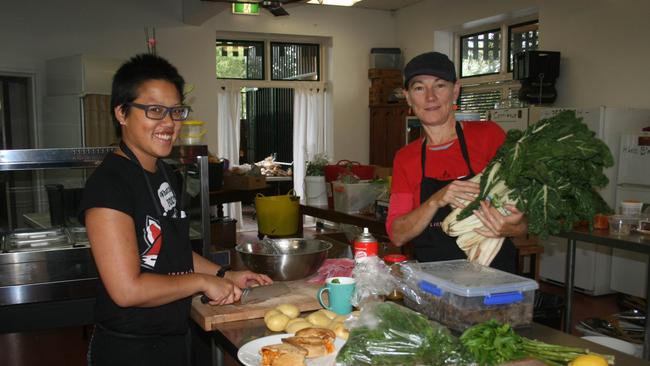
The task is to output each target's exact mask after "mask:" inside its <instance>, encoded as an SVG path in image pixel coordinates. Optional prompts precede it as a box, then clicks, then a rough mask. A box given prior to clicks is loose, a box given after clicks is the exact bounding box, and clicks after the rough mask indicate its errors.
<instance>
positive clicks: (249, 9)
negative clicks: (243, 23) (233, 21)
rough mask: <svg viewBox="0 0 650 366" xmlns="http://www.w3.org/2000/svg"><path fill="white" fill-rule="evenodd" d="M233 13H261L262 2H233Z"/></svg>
mask: <svg viewBox="0 0 650 366" xmlns="http://www.w3.org/2000/svg"><path fill="white" fill-rule="evenodd" d="M232 13H233V14H242V15H260V4H251V3H237V4H232Z"/></svg>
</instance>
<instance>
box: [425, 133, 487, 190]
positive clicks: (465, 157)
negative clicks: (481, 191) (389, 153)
mask: <svg viewBox="0 0 650 366" xmlns="http://www.w3.org/2000/svg"><path fill="white" fill-rule="evenodd" d="M455 128H456V136H458V143H459V144H460V152H461V154H463V160H465V164H466V165H467V169H468V170H469V174H468V177H473V176H474V175H476V174H475V173H474V170H472V165H471V164H470V161H469V152H468V150H467V144H466V143H465V135H464V134H463V128H462V127H461V125H460V123H459V122H458V121H456V126H455ZM420 154H421V156H420V162H421V165H422V179H424V178H425V177H426V175H425V172H426V170H425V165H426V160H427V138H426V137H425V138H424V139H422V150H421V153H420Z"/></svg>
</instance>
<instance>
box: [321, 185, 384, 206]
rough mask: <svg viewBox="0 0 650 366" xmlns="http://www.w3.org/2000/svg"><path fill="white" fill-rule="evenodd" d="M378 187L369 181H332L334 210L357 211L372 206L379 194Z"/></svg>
mask: <svg viewBox="0 0 650 366" xmlns="http://www.w3.org/2000/svg"><path fill="white" fill-rule="evenodd" d="M379 188H380V187H379V186H378V185H376V184H373V183H371V182H363V181H361V182H359V183H342V182H340V181H334V182H332V194H333V196H334V210H336V211H339V212H345V213H358V212H360V211H361V210H363V209H365V208H367V207H369V206H372V205H373V204H374V203H375V200H376V199H377V196H379V193H380V189H379Z"/></svg>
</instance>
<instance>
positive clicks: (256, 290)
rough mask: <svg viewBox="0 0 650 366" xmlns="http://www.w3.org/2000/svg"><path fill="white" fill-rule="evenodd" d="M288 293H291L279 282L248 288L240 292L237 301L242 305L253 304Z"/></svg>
mask: <svg viewBox="0 0 650 366" xmlns="http://www.w3.org/2000/svg"><path fill="white" fill-rule="evenodd" d="M289 292H291V289H289V287H288V286H287V285H285V284H284V283H281V282H276V283H274V284H271V285H266V286H257V287H248V288H245V289H244V291H243V292H242V295H241V299H240V300H239V301H240V303H241V304H242V305H246V304H255V303H258V302H262V301H265V300H267V299H270V298H273V297H276V296H281V295H284V294H287V293H289Z"/></svg>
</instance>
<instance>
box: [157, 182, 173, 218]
mask: <svg viewBox="0 0 650 366" xmlns="http://www.w3.org/2000/svg"><path fill="white" fill-rule="evenodd" d="M158 198H159V199H160V205H161V206H162V208H163V212H165V213H167V212H169V211H171V210H172V209H173V208H174V207H176V196H175V195H174V191H173V190H172V187H171V186H170V185H169V183H167V182H162V183H161V184H160V187H158Z"/></svg>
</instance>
